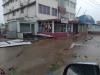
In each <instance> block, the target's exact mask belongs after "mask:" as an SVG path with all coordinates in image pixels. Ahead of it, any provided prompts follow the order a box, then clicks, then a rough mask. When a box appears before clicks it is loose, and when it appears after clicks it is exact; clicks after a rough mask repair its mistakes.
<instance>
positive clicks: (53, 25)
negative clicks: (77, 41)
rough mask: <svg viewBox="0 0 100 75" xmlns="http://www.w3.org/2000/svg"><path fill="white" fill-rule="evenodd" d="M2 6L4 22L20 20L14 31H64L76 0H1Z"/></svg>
mask: <svg viewBox="0 0 100 75" xmlns="http://www.w3.org/2000/svg"><path fill="white" fill-rule="evenodd" d="M3 8H4V19H5V23H9V22H12V21H14V22H15V21H16V22H18V23H19V22H22V23H21V24H20V23H19V24H18V26H17V29H16V32H32V31H33V32H34V33H38V32H52V33H54V32H66V31H67V27H66V24H67V23H68V20H73V19H74V18H75V8H76V0H3ZM29 23H30V24H29ZM21 27H22V28H21Z"/></svg>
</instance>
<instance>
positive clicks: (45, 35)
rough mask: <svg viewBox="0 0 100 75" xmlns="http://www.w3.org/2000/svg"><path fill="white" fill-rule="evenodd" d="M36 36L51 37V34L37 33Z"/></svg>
mask: <svg viewBox="0 0 100 75" xmlns="http://www.w3.org/2000/svg"><path fill="white" fill-rule="evenodd" d="M37 35H38V36H43V37H50V38H52V37H53V36H51V35H47V34H37Z"/></svg>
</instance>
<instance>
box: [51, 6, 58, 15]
mask: <svg viewBox="0 0 100 75" xmlns="http://www.w3.org/2000/svg"><path fill="white" fill-rule="evenodd" d="M52 16H57V9H56V8H52Z"/></svg>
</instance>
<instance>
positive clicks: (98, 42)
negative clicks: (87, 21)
mask: <svg viewBox="0 0 100 75" xmlns="http://www.w3.org/2000/svg"><path fill="white" fill-rule="evenodd" d="M92 37H93V38H92V39H88V40H87V41H85V42H77V43H78V44H81V46H78V47H75V48H74V49H73V54H74V55H75V56H76V58H74V59H73V61H90V62H97V63H100V36H92Z"/></svg>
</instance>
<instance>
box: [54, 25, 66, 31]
mask: <svg viewBox="0 0 100 75" xmlns="http://www.w3.org/2000/svg"><path fill="white" fill-rule="evenodd" d="M54 28H55V32H66V25H65V24H57V25H55V27H54Z"/></svg>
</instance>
